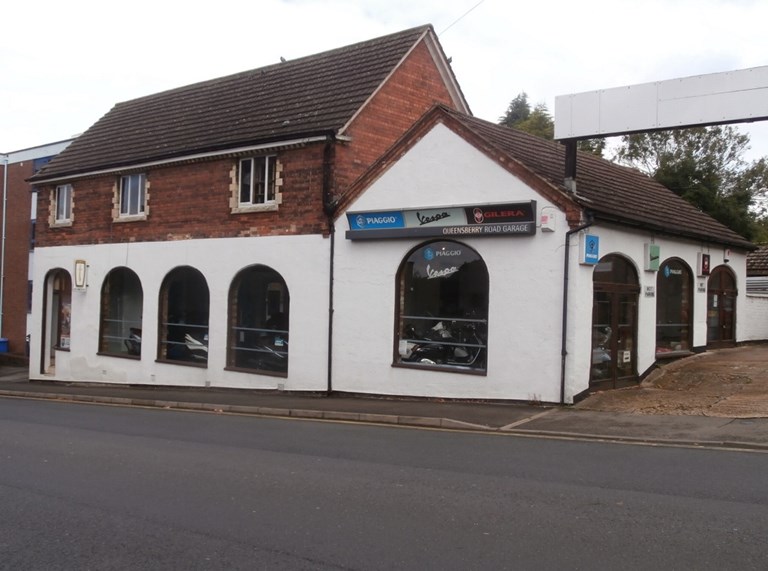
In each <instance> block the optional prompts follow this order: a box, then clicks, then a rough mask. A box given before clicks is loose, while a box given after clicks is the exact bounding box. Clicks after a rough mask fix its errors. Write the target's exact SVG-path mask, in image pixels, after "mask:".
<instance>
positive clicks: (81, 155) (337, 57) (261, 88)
mask: <svg viewBox="0 0 768 571" xmlns="http://www.w3.org/2000/svg"><path fill="white" fill-rule="evenodd" d="M425 37H429V38H430V41H433V42H436V41H437V40H436V39H435V36H434V30H433V29H432V27H431V26H429V25H427V26H421V27H417V28H412V29H410V30H405V31H402V32H399V33H396V34H391V35H388V36H383V37H380V38H375V39H372V40H368V41H365V42H361V43H357V44H353V45H349V46H346V47H342V48H338V49H335V50H331V51H328V52H323V53H319V54H315V55H311V56H307V57H303V58H299V59H296V60H291V61H287V62H283V63H278V64H275V65H270V66H267V67H262V68H258V69H254V70H250V71H245V72H241V73H237V74H234V75H229V76H226V77H221V78H217V79H212V80H209V81H204V82H201V83H196V84H193V85H188V86H184V87H179V88H177V89H172V90H169V91H164V92H161V93H157V94H154V95H149V96H146V97H141V98H138V99H134V100H131V101H126V102H123V103H118V104H117V105H115V106H114V107H113V108H112V110H110V111H109V112H108V113H107V114H106V115H105V116H104V117H102V118H101V119H100V120H99V121H97V122H96V123H95V124H94V125H93V126H92V127H91V128H90V129H88V130H87V131H86V132H85V133H83V134H82V135H81V136H80V137H78V139H77V140H76V141H75V142H74V143H73V144H72V145H71V146H70V147H69V148H68V149H67V151H66V152H64V153H62V154H60V155H59V156H58V157H57V158H56V160H55V161H52V162H51V164H50V165H49V166H48V168H47V169H46V170H44V171H43V172H42V173H41V174H40V175H38V176H37V177H36V179H37V180H45V179H54V178H56V177H59V176H65V175H71V174H76V173H85V172H90V171H97V170H104V169H110V168H115V167H120V166H128V165H131V164H140V163H146V162H152V161H157V160H162V159H172V158H175V157H183V156H188V155H193V154H200V153H203V152H214V151H217V150H223V149H231V148H237V147H243V146H248V145H255V144H261V143H268V142H277V141H285V140H291V139H297V138H303V137H309V136H313V135H325V134H330V133H337V132H338V131H340V130H341V129H342V128H343V127H344V126H345V125H346V124H347V123H348V122H349V121H350V119H351V118H352V117H353V116H354V115H355V114H356V113H357V112H358V111H359V109H360V108H361V107H362V106H363V105H364V104H365V102H366V101H368V100H369V98H370V97H371V96H372V95H373V94H374V93H375V92H376V90H377V89H378V88H379V87H380V86H381V84H382V83H383V82H384V81H386V79H387V78H388V77H389V76H390V75H391V74H392V73H393V71H394V70H395V69H396V68H397V66H398V65H399V64H400V63H401V62H402V61H403V59H404V58H405V57H407V55H408V54H409V53H410V52H411V50H412V49H413V48H414V47H415V45H416V44H417V43H418V42H420V41H422V40H423V39H424V38H425ZM440 53H442V52H440ZM446 65H447V63H446ZM457 94H458V95H459V96H460V92H457Z"/></svg>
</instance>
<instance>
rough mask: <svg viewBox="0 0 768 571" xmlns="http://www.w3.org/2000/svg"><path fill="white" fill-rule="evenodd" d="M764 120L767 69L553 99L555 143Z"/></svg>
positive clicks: (767, 116) (767, 102)
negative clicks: (563, 140) (565, 140)
mask: <svg viewBox="0 0 768 571" xmlns="http://www.w3.org/2000/svg"><path fill="white" fill-rule="evenodd" d="M766 119H768V66H762V67H754V68H750V69H743V70H736V71H727V72H722V73H711V74H706V75H696V76H692V77H683V78H677V79H670V80H665V81H656V82H652V83H640V84H636V85H627V86H623V87H614V88H610V89H600V90H597V91H586V92H583V93H574V94H569V95H559V96H557V97H556V98H555V139H578V138H589V137H606V136H610V135H622V134H627V133H635V132H641V131H654V130H659V129H675V128H681V127H693V126H697V125H717V124H725V123H747V122H752V121H764V120H766Z"/></svg>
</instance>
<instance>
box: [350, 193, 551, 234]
mask: <svg viewBox="0 0 768 571" xmlns="http://www.w3.org/2000/svg"><path fill="white" fill-rule="evenodd" d="M347 221H348V222H349V230H348V231H347V233H346V237H347V239H348V240H381V239H387V238H411V237H435V236H441V237H452V236H473V237H478V238H486V237H489V236H510V235H512V236H515V235H523V236H530V235H532V234H535V233H536V201H535V200H530V201H528V202H510V203H504V204H474V205H469V206H459V207H456V206H451V207H445V208H418V209H408V210H387V211H376V212H348V213H347Z"/></svg>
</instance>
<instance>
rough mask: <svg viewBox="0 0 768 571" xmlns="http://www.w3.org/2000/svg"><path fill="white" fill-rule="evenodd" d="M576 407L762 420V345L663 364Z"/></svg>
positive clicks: (765, 377)
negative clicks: (642, 377) (631, 383)
mask: <svg viewBox="0 0 768 571" xmlns="http://www.w3.org/2000/svg"><path fill="white" fill-rule="evenodd" d="M575 407H576V408H580V409H584V410H599V411H608V412H629V413H635V414H673V415H700V416H722V417H729V418H768V345H753V346H746V347H738V348H734V349H720V350H716V351H708V352H706V353H702V354H700V355H694V356H692V357H687V358H685V359H680V360H678V361H674V362H671V363H668V364H664V365H662V366H661V367H659V368H658V369H657V370H656V371H654V372H653V373H652V374H651V375H649V377H648V378H647V379H646V380H645V381H644V382H643V383H642V384H640V385H638V386H636V387H630V388H626V389H618V390H613V391H603V392H599V393H596V394H594V395H592V396H590V397H588V398H586V399H585V400H583V401H581V402H580V403H578V404H577V405H576V406H575Z"/></svg>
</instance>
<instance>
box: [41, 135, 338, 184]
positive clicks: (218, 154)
mask: <svg viewBox="0 0 768 571" xmlns="http://www.w3.org/2000/svg"><path fill="white" fill-rule="evenodd" d="M326 140H327V136H326V135H322V136H316V137H304V138H301V139H292V140H288V141H280V142H274V143H264V144H261V145H249V146H246V147H236V148H229V149H226V150H221V151H210V152H207V153H197V154H194V155H185V156H182V157H173V158H168V159H160V160H157V161H148V162H145V163H139V164H134V163H131V164H128V165H122V166H116V167H110V168H105V169H100V170H93V171H87V172H78V173H76V174H62V175H60V176H57V175H53V176H50V177H46V176H45V175H44V174H41V176H40V177H37V176H32V177H31V178H30V179H28V180H30V181H32V182H35V183H37V184H49V183H53V182H64V181H68V180H74V179H79V178H89V177H93V176H101V175H106V174H114V173H119V172H123V171H127V170H132V171H133V170H142V169H148V168H151V167H157V166H166V165H173V164H177V163H184V162H188V161H197V160H201V159H208V158H216V157H222V156H227V155H234V154H239V153H249V152H253V151H265V150H270V149H279V148H281V147H295V146H302V145H306V144H309V143H319V142H323V141H326Z"/></svg>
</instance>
